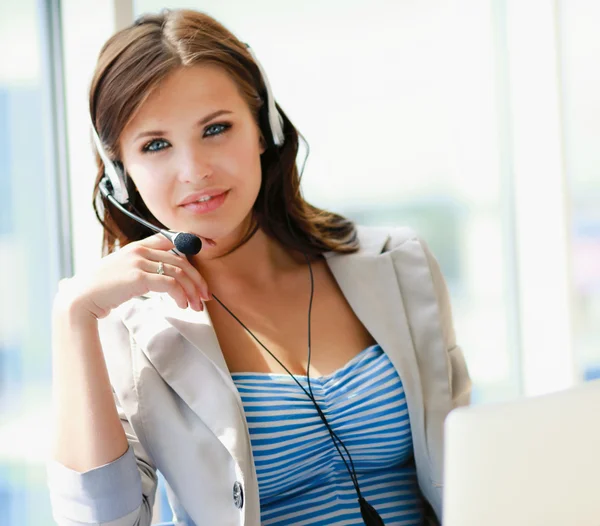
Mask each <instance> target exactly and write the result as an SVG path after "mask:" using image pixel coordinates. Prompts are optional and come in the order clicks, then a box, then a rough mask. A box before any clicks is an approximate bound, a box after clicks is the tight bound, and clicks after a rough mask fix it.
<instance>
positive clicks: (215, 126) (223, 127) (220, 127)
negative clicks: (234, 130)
mask: <svg viewBox="0 0 600 526" xmlns="http://www.w3.org/2000/svg"><path fill="white" fill-rule="evenodd" d="M229 128H231V124H211V125H210V126H209V127H208V128H206V132H205V136H208V137H212V136H214V135H221V134H223V133H225V132H226V131H227V130H228V129H229ZM211 130H216V131H214V133H209V132H210V131H211Z"/></svg>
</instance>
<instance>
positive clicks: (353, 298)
mask: <svg viewBox="0 0 600 526" xmlns="http://www.w3.org/2000/svg"><path fill="white" fill-rule="evenodd" d="M359 232H360V230H359ZM385 232H387V230H386V231H381V230H379V229H370V233H369V236H368V242H364V243H362V240H361V246H362V248H361V250H360V251H359V252H357V253H355V254H351V255H338V254H333V253H329V254H327V255H326V257H327V258H328V263H329V267H330V269H331V271H332V273H333V275H334V277H335V279H336V281H337V283H338V285H339V286H340V289H341V290H342V292H343V294H344V296H345V297H346V300H347V301H348V303H349V304H350V306H351V307H352V310H353V311H354V312H355V314H356V315H357V317H358V318H359V320H360V321H361V322H362V324H363V325H364V326H365V327H366V329H367V330H368V331H369V332H370V334H371V335H372V336H373V338H375V340H376V341H377V343H378V344H379V345H380V346H381V348H382V349H383V350H384V352H385V353H386V355H387V357H388V358H389V359H390V361H391V362H392V364H393V365H394V367H395V369H396V371H397V372H398V374H399V376H400V378H401V380H402V384H403V387H404V392H405V395H406V402H407V405H408V409H409V413H410V418H411V428H412V433H413V436H415V435H416V436H419V434H420V433H422V432H424V429H425V423H424V418H423V397H422V394H421V380H420V378H419V368H418V365H417V356H416V353H415V348H414V346H413V341H412V337H411V332H410V328H409V325H408V319H407V316H406V312H405V309H404V302H403V300H402V294H401V290H400V284H399V281H398V276H397V273H396V269H395V266H394V258H393V256H392V253H391V252H388V251H385V252H382V250H383V248H384V246H385V244H386V243H387V241H388V240H389V236H388V235H387V234H386V233H385ZM421 436H422V435H421ZM420 442H421V441H420V440H419V441H415V444H414V447H415V448H416V450H415V452H417V450H418V449H420V447H421V444H420ZM419 452H420V451H419Z"/></svg>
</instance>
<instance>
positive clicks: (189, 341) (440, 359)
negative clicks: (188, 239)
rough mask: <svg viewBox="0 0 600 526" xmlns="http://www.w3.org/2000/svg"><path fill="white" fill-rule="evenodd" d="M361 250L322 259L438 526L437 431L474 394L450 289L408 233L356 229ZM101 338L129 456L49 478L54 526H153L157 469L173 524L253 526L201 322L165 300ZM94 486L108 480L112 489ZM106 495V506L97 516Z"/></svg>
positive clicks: (120, 316)
mask: <svg viewBox="0 0 600 526" xmlns="http://www.w3.org/2000/svg"><path fill="white" fill-rule="evenodd" d="M359 239H360V245H361V249H360V251H359V252H357V253H356V254H351V255H337V254H333V253H328V254H326V260H327V263H328V264H329V267H330V269H331V271H332V273H333V275H334V277H335V279H336V280H337V282H338V284H339V286H340V288H341V290H342V292H343V294H344V296H345V297H346V299H347V300H348V302H349V304H350V306H351V307H352V309H353V310H354V312H355V313H356V315H357V316H358V318H359V319H360V320H361V322H362V323H363V324H364V325H365V327H366V328H367V330H368V331H369V332H370V333H371V334H372V335H373V337H374V338H375V340H376V341H377V342H378V343H379V344H380V345H381V347H382V348H383V350H384V351H385V353H386V354H387V356H388V357H389V359H390V360H391V362H392V364H393V365H394V366H395V368H396V370H397V372H398V374H399V375H400V377H401V379H402V382H403V385H404V390H405V394H406V400H407V404H408V409H409V416H410V425H411V429H412V437H413V444H414V457H415V463H416V468H417V475H418V480H419V486H420V489H421V491H422V493H423V495H424V497H425V499H426V500H427V501H428V502H429V504H430V505H431V508H432V509H433V511H434V512H435V515H437V517H438V518H439V520H441V517H442V506H443V503H442V480H443V473H442V469H443V445H444V438H443V424H444V419H445V417H446V415H447V414H448V413H449V412H450V411H451V410H452V409H453V408H455V407H457V406H459V405H464V404H467V403H469V399H470V391H471V382H470V379H469V375H468V372H467V368H466V365H465V360H464V357H463V353H462V351H461V349H460V347H459V346H458V345H457V344H456V341H455V335H454V330H453V324H452V316H451V310H450V304H449V299H448V293H447V289H446V285H445V282H444V279H443V277H442V274H441V272H440V269H439V266H438V264H437V262H436V260H435V259H434V257H433V256H432V255H431V253H430V252H429V250H428V248H427V245H426V244H425V243H424V242H423V241H422V240H420V239H419V238H418V237H417V236H416V235H415V233H414V232H413V231H412V230H410V229H407V228H395V229H385V228H373V227H359ZM100 336H101V341H102V346H103V350H104V354H105V357H106V363H107V367H108V370H109V375H110V379H111V383H112V386H113V390H114V395H115V402H116V404H117V407H118V409H119V413H120V416H121V418H122V421H123V426H124V428H125V431H126V434H127V438H128V440H129V443H130V448H129V450H128V451H127V453H126V454H125V455H123V457H121V458H120V459H117V460H116V461H114V462H113V463H111V464H108V465H107V466H102V467H100V468H96V470H93V471H94V473H92V474H90V473H87V474H75V473H74V472H70V470H67V468H65V467H64V466H60V465H56V464H53V465H51V466H50V471H49V485H50V491H51V497H52V506H53V511H54V515H55V519H56V520H57V522H58V523H59V524H69V525H70V524H72V522H68V520H70V521H77V520H80V519H82V518H83V517H85V518H86V520H89V521H95V522H94V524H103V525H110V526H148V525H150V523H151V517H152V506H153V504H154V499H155V493H156V486H157V476H156V470H157V469H158V470H159V471H160V472H161V473H162V474H163V475H164V478H165V480H166V481H167V483H168V488H167V490H168V495H169V500H170V504H171V506H172V508H173V510H174V513H175V517H174V522H173V524H176V525H192V524H195V525H196V526H204V525H207V526H208V525H209V526H216V525H218V526H242V525H244V526H259V525H260V502H259V494H258V483H257V478H256V471H255V467H254V462H253V456H252V450H251V444H250V438H249V434H248V427H247V424H246V420H245V416H244V409H243V406H242V402H241V398H240V396H239V394H238V391H237V389H236V387H235V384H234V383H233V381H232V379H231V376H230V373H229V371H228V369H227V365H226V363H225V360H224V358H223V354H222V352H221V350H220V347H219V342H218V341H217V338H216V334H215V331H214V330H213V327H212V325H211V321H210V318H209V316H208V314H207V313H206V311H205V312H195V311H192V310H191V309H187V310H182V309H180V308H179V307H178V306H177V305H176V304H175V302H174V301H173V300H172V299H171V298H170V296H168V295H166V294H155V293H150V294H148V295H145V296H141V297H138V298H134V299H132V300H130V301H128V302H126V303H124V304H123V305H121V306H120V307H119V308H117V309H115V310H114V311H113V312H112V313H111V315H110V316H109V317H107V318H105V319H104V320H101V322H100ZM111 469H112V472H111V473H110V476H109V470H111ZM103 471H104V473H103ZM91 475H95V476H96V479H92V476H91ZM86 477H87V480H86ZM102 477H104V479H106V478H111V479H112V482H111V484H110V487H103V486H102V484H103V482H102V480H104V479H103V478H102ZM109 491H112V492H113V493H112V499H113V500H112V507H111V508H110V509H104V508H102V505H101V502H103V501H104V500H106V499H108V500H110V498H109V497H108V496H107V495H106V492H109ZM82 503H83V504H82ZM76 508H77V509H76ZM67 519H68V520H67ZM61 520H62V521H63V522H61ZM436 522H437V521H436V520H435V517H434V518H433V520H432V521H430V523H436Z"/></svg>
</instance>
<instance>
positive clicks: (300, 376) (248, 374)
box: [230, 343, 380, 381]
mask: <svg viewBox="0 0 600 526" xmlns="http://www.w3.org/2000/svg"><path fill="white" fill-rule="evenodd" d="M376 347H380V346H379V344H378V343H374V344H373V345H369V346H368V347H366V348H364V349H363V350H362V351H360V352H359V353H358V354H357V355H356V356H354V357H352V358H351V359H350V360H349V361H348V362H346V363H345V364H344V365H342V366H341V367H340V368H339V369H336V370H335V371H333V372H331V373H329V374H325V375H323V376H311V377H310V379H311V381H313V380H315V381H324V380H328V379H330V378H333V377H335V376H337V375H338V374H340V373H342V372H343V371H345V370H346V369H347V368H348V367H350V366H351V365H353V364H354V363H355V362H357V361H359V360H360V359H361V358H362V357H363V356H364V355H365V354H367V351H369V350H371V349H374V348H376ZM230 374H231V378H232V379H233V380H234V381H235V380H236V377H240V378H239V379H245V378H249V377H253V376H258V377H262V378H280V377H285V378H290V375H289V374H288V373H262V372H256V373H254V372H238V373H230ZM292 376H293V377H294V378H298V379H303V380H307V379H308V376H306V375H305V374H293V375H292Z"/></svg>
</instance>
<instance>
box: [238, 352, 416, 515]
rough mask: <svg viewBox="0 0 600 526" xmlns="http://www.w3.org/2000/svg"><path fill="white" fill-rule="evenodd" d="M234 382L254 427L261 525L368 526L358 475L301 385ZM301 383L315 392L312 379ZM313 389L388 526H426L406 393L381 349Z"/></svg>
mask: <svg viewBox="0 0 600 526" xmlns="http://www.w3.org/2000/svg"><path fill="white" fill-rule="evenodd" d="M231 376H232V378H233V381H234V382H235V384H236V386H237V388H238V391H239V392H240V395H241V398H242V402H243V405H244V410H245V413H246V419H247V421H248V427H249V431H250V440H251V444H252V451H253V454H254V461H255V464H256V472H257V477H258V486H259V494H260V508H261V522H262V524H263V526H273V525H277V526H284V525H285V526H292V525H302V526H317V525H320V526H333V525H351V524H356V525H364V522H363V520H362V518H361V515H360V509H359V505H358V499H357V495H356V492H355V490H354V486H353V484H352V481H351V479H350V475H349V474H348V471H347V470H346V467H345V466H344V463H343V462H342V459H341V458H340V456H339V454H338V453H337V450H336V449H335V447H334V445H333V442H332V440H331V438H330V436H329V432H328V431H327V428H326V427H325V425H324V424H323V422H322V421H321V419H320V418H319V416H318V414H317V412H316V409H315V407H314V405H313V403H312V402H311V400H310V399H309V398H308V396H307V395H306V394H305V393H304V392H303V391H302V390H301V389H300V387H299V386H298V384H297V383H296V382H295V381H294V380H293V379H292V378H291V377H290V376H289V375H288V374H287V373H285V374H274V373H233V374H232V375H231ZM295 377H296V379H297V380H298V381H299V382H300V384H301V385H302V386H303V387H304V388H305V389H306V390H307V391H308V392H310V391H309V390H308V382H307V378H306V376H302V375H296V376H295ZM310 383H311V386H312V390H313V394H314V396H315V399H316V400H317V403H318V404H319V407H320V408H321V410H322V411H323V413H324V414H325V416H326V418H327V421H328V422H329V425H330V426H331V427H332V428H333V430H334V431H335V433H336V434H337V435H338V436H339V437H340V438H341V439H342V441H343V442H344V444H345V445H346V447H347V448H348V451H350V454H351V455H352V459H353V461H354V467H355V469H356V472H357V476H358V482H359V484H360V489H361V493H362V494H363V496H364V497H365V498H366V500H367V501H368V502H369V503H370V504H371V505H372V506H373V507H374V508H375V509H376V510H377V512H378V513H379V515H380V516H381V518H382V519H383V521H384V522H385V524H386V526H392V525H403V526H405V525H406V526H408V525H420V524H422V521H423V508H424V505H423V497H422V496H421V493H420V491H419V488H418V485H417V476H416V470H415V467H414V461H413V457H412V453H413V444H412V437H411V431H410V421H409V416H408V409H407V405H406V399H405V396H404V389H403V386H402V381H401V380H400V378H399V376H398V374H397V373H396V370H395V369H394V367H393V365H392V364H391V362H390V361H389V359H388V358H387V356H386V354H385V353H384V352H383V350H382V349H381V347H380V346H379V345H373V346H371V347H368V348H367V349H364V350H363V351H362V352H361V353H359V354H358V355H357V356H355V357H354V358H353V359H352V360H350V361H349V362H348V363H347V364H346V365H344V366H343V367H342V368H341V369H339V370H337V371H336V372H334V373H332V374H330V375H327V376H323V377H320V378H311V379H310ZM340 450H341V451H342V453H343V452H344V450H343V448H342V447H341V446H340ZM348 465H350V462H348Z"/></svg>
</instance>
